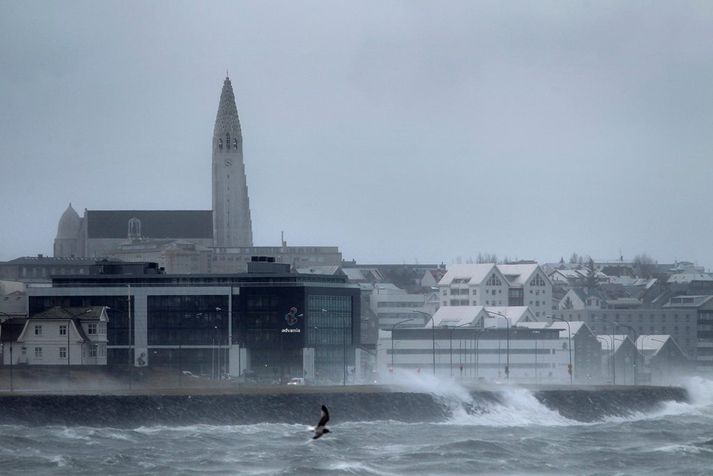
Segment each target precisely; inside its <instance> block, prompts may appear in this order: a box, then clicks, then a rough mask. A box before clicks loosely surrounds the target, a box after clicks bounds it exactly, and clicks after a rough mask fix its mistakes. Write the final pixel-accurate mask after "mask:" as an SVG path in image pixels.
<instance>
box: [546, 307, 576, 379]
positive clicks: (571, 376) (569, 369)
mask: <svg viewBox="0 0 713 476" xmlns="http://www.w3.org/2000/svg"><path fill="white" fill-rule="evenodd" d="M547 318H548V319H553V320H555V321H562V322H564V323H565V324H567V348H568V349H569V367H567V372H569V384H570V385H572V383H574V382H573V380H574V367H572V326H570V324H569V321H565V320H564V319H562V318H560V317H555V316H547Z"/></svg>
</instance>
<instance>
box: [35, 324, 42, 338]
mask: <svg viewBox="0 0 713 476" xmlns="http://www.w3.org/2000/svg"><path fill="white" fill-rule="evenodd" d="M35 335H36V336H41V335H42V326H39V325H37V326H35Z"/></svg>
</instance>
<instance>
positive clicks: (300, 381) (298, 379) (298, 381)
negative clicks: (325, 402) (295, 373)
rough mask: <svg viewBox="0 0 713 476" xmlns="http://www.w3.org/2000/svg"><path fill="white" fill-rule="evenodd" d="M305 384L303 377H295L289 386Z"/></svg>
mask: <svg viewBox="0 0 713 476" xmlns="http://www.w3.org/2000/svg"><path fill="white" fill-rule="evenodd" d="M304 384H305V379H303V378H302V377H294V378H291V379H290V380H289V381H288V382H287V385H304Z"/></svg>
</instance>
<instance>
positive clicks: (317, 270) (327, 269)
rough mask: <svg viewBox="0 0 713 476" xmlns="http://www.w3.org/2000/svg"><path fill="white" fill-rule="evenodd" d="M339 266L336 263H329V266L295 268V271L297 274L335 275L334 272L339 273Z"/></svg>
mask: <svg viewBox="0 0 713 476" xmlns="http://www.w3.org/2000/svg"><path fill="white" fill-rule="evenodd" d="M340 268H341V267H340V266H338V265H331V266H310V267H308V268H297V272H298V273H299V274H327V275H335V274H341V273H340V272H339V271H340Z"/></svg>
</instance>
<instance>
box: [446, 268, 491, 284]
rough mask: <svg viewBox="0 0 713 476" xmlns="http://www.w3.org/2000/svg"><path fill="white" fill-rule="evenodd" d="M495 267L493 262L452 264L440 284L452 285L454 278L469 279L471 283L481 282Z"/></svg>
mask: <svg viewBox="0 0 713 476" xmlns="http://www.w3.org/2000/svg"><path fill="white" fill-rule="evenodd" d="M494 267H495V265H494V264H493V263H487V264H452V265H450V266H448V271H446V274H444V275H443V278H441V280H440V281H439V282H438V284H439V285H450V284H451V283H452V282H453V280H454V279H468V280H469V281H468V282H469V283H470V284H480V283H481V282H482V281H483V280H484V279H485V277H486V276H487V275H488V274H489V273H490V271H492V269H493V268H494Z"/></svg>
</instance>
